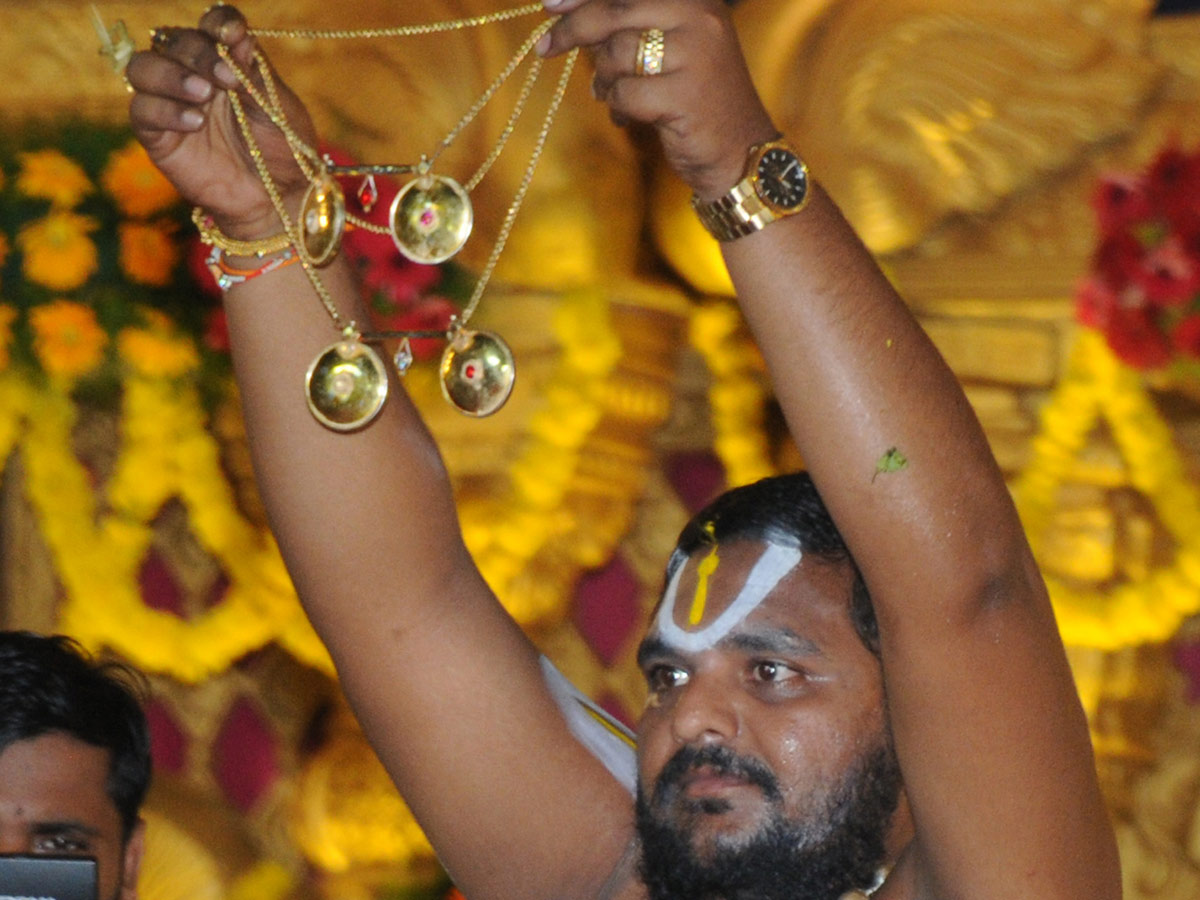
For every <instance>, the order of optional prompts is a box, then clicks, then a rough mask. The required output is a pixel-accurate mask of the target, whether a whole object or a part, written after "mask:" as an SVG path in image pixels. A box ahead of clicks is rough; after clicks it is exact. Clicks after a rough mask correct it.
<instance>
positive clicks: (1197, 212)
mask: <svg viewBox="0 0 1200 900" xmlns="http://www.w3.org/2000/svg"><path fill="white" fill-rule="evenodd" d="M1147 178H1148V181H1149V190H1150V192H1151V195H1152V196H1153V199H1154V202H1155V205H1156V206H1158V207H1159V209H1161V210H1162V213H1163V215H1164V216H1165V217H1166V219H1167V220H1168V221H1169V222H1170V225H1171V228H1172V230H1173V231H1175V232H1177V233H1179V234H1182V235H1184V236H1185V237H1189V238H1190V237H1195V236H1196V234H1197V233H1198V232H1200V152H1197V153H1193V154H1187V153H1184V152H1183V151H1182V150H1180V149H1179V148H1178V147H1170V148H1168V149H1167V150H1164V151H1163V152H1162V153H1161V154H1159V156H1158V159H1156V160H1155V161H1154V163H1153V165H1151V167H1150V171H1149V172H1148V173H1147Z"/></svg>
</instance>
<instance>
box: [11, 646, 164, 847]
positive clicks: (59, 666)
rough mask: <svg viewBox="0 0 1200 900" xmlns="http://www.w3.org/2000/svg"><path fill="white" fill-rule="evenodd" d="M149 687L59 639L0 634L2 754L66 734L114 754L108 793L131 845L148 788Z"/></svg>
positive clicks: (123, 668)
mask: <svg viewBox="0 0 1200 900" xmlns="http://www.w3.org/2000/svg"><path fill="white" fill-rule="evenodd" d="M146 693H147V690H146V682H145V679H144V678H143V677H142V676H141V675H140V674H139V673H137V672H135V671H134V670H133V669H131V668H129V667H128V666H125V665H122V664H120V663H116V662H103V661H99V660H96V659H94V658H93V657H92V656H91V655H90V654H89V653H88V652H87V651H86V650H84V649H83V648H82V647H81V646H80V645H79V644H78V643H77V642H75V641H73V640H72V639H70V638H68V637H63V636H62V635H50V636H45V635H38V634H33V633H31V632H28V631H0V753H2V752H3V751H4V750H6V749H7V748H8V746H9V745H10V744H14V743H16V742H17V741H23V740H28V739H31V738H36V737H41V736H42V735H46V734H65V735H68V736H70V737H73V738H76V739H78V740H80V741H83V742H84V743H87V744H91V745H93V746H96V747H100V748H102V749H105V750H108V751H109V764H108V781H107V784H106V785H105V791H106V792H107V794H108V797H109V799H111V800H112V801H113V805H114V806H115V807H116V808H117V812H118V813H119V814H120V816H121V826H122V837H123V839H124V840H128V839H129V836H130V835H131V834H132V833H133V829H134V827H135V826H136V825H137V822H138V813H139V810H140V809H141V805H142V801H143V800H144V799H145V797H146V791H147V789H148V788H149V786H150V767H151V763H150V730H149V726H148V724H147V722H146V714H145V712H144V711H143V710H142V700H143V698H144V697H145V696H146Z"/></svg>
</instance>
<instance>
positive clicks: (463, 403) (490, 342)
mask: <svg viewBox="0 0 1200 900" xmlns="http://www.w3.org/2000/svg"><path fill="white" fill-rule="evenodd" d="M441 373H442V393H443V394H444V395H445V396H446V399H447V400H449V401H450V402H451V403H453V404H454V405H455V406H456V407H458V408H459V410H461V411H462V412H464V413H466V414H467V415H468V416H480V417H482V416H490V415H491V414H492V413H494V412H495V411H496V410H498V409H499V408H500V407H502V406H503V405H504V402H505V401H506V400H507V399H508V395H509V394H511V393H512V388H513V382H514V381H515V380H516V377H517V373H516V367H515V366H514V364H513V355H512V351H511V350H509V349H508V344H506V343H504V341H503V340H501V339H500V337H499V335H495V334H492V333H491V332H490V331H462V332H459V334H458V335H457V336H456V337H455V338H454V340H452V341H451V342H450V344H449V345H448V346H447V347H446V350H445V352H444V353H442V365H441Z"/></svg>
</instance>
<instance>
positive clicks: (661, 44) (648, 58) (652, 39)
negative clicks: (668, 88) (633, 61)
mask: <svg viewBox="0 0 1200 900" xmlns="http://www.w3.org/2000/svg"><path fill="white" fill-rule="evenodd" d="M666 55H667V36H666V35H665V34H664V33H663V30H662V29H661V28H647V29H646V30H645V31H643V32H642V33H641V35H640V36H639V37H638V48H637V65H636V71H637V74H639V75H661V74H662V70H663V57H664V56H666Z"/></svg>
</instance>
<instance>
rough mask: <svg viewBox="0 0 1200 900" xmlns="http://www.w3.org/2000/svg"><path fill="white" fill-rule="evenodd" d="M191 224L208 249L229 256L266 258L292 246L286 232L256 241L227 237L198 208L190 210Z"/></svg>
mask: <svg viewBox="0 0 1200 900" xmlns="http://www.w3.org/2000/svg"><path fill="white" fill-rule="evenodd" d="M192 222H193V224H195V226H196V230H197V231H199V232H200V240H202V241H204V243H206V244H208V245H209V246H210V247H217V248H218V249H220V250H221V251H222V252H224V253H228V254H229V255H230V256H266V255H267V254H268V253H278V252H279V251H280V250H286V249H288V248H289V247H291V246H292V239H291V236H290V235H288V233H287V232H286V231H281V232H279V234H273V235H271V236H270V237H265V238H259V239H258V240H256V241H239V240H235V239H234V238H231V237H229V236H228V235H226V234H225V233H224V232H223V231H221V229H220V228H218V227H217V224H216V223H215V222H214V221H213V220H212V219H211V218H210V217H209V216H207V215H205V213H204V210H202V209H201V208H200V207H198V206H197V207H194V208H193V209H192Z"/></svg>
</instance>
